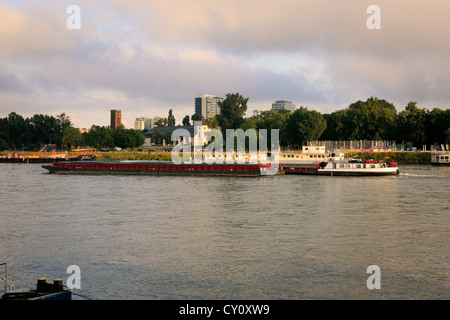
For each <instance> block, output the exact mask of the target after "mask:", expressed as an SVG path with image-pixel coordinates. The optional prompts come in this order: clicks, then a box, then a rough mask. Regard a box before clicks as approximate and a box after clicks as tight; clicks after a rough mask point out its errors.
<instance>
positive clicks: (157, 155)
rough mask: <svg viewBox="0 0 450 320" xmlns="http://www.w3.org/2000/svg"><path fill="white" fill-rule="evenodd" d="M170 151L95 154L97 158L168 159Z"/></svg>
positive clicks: (119, 159) (117, 159) (116, 159)
mask: <svg viewBox="0 0 450 320" xmlns="http://www.w3.org/2000/svg"><path fill="white" fill-rule="evenodd" d="M170 159H171V154H170V152H152V153H147V152H104V153H101V154H98V155H97V160H112V161H121V160H159V161H170Z"/></svg>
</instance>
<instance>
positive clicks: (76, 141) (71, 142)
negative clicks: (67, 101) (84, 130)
mask: <svg viewBox="0 0 450 320" xmlns="http://www.w3.org/2000/svg"><path fill="white" fill-rule="evenodd" d="M82 141H83V138H82V136H81V132H80V130H79V129H76V128H73V127H67V128H65V129H64V132H63V138H62V146H63V148H65V149H72V148H76V147H78V146H79V145H81V143H82Z"/></svg>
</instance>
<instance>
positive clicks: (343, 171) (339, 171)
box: [317, 158, 399, 176]
mask: <svg viewBox="0 0 450 320" xmlns="http://www.w3.org/2000/svg"><path fill="white" fill-rule="evenodd" d="M398 173H399V170H398V167H397V163H393V162H388V163H386V162H379V161H376V160H365V161H362V160H360V159H350V160H344V161H342V160H337V161H333V159H331V158H330V159H329V161H328V162H322V163H321V164H320V167H319V169H318V170H317V174H320V175H329V176H387V175H397V174H398Z"/></svg>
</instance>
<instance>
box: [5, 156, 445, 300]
mask: <svg viewBox="0 0 450 320" xmlns="http://www.w3.org/2000/svg"><path fill="white" fill-rule="evenodd" d="M0 187H1V193H0V243H1V246H0V258H1V259H0V262H7V263H8V280H9V282H10V283H12V284H14V285H15V286H16V287H34V286H35V282H36V279H37V278H39V277H46V278H47V279H49V280H50V281H51V280H53V279H55V278H61V279H64V284H66V280H67V279H68V277H69V276H70V274H69V273H66V271H67V268H68V267H69V266H71V265H77V266H79V267H80V270H81V276H80V280H81V289H74V292H75V293H77V294H80V295H83V296H87V297H90V298H92V299H127V300H128V299H152V300H153V299H158V300H159V299H169V300H171V299H180V300H181V299H218V300H222V299H224V300H228V299H257V300H259V299H273V300H278V299H287V300H304V299H449V298H450V268H449V267H450V265H449V260H450V259H449V254H450V248H449V242H450V228H449V225H450V215H449V213H450V210H449V209H450V200H449V192H450V168H443V167H433V166H427V165H421V166H416V165H403V166H400V175H398V176H394V177H325V176H300V175H290V176H288V175H285V176H271V177H261V178H260V177H250V178H248V177H247V178H244V177H186V176H180V177H173V176H160V177H158V176H137V177H136V176H108V175H103V176H76V175H74V176H70V175H69V176H63V175H52V174H48V173H47V171H46V170H44V169H43V168H42V167H41V165H37V164H36V165H35V164H30V165H27V164H1V165H0ZM370 265H377V266H378V267H379V270H380V272H379V273H378V275H379V276H380V277H379V279H380V280H381V281H380V283H381V288H380V289H372V290H370V289H368V287H367V284H366V281H367V279H368V278H369V277H370V276H371V274H370V273H367V268H368V267H369V266H370Z"/></svg>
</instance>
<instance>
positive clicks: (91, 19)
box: [0, 0, 450, 127]
mask: <svg viewBox="0 0 450 320" xmlns="http://www.w3.org/2000/svg"><path fill="white" fill-rule="evenodd" d="M70 4H72V3H71V2H70V1H65V0H64V1H46V2H33V4H32V5H30V4H27V5H25V4H21V5H19V4H16V2H13V1H7V0H5V2H4V4H0V21H2V24H1V25H0V40H1V41H0V66H2V69H1V71H0V92H2V99H1V104H0V116H5V114H7V113H8V112H11V111H16V110H23V111H25V110H30V112H34V111H36V110H49V111H53V112H49V113H51V114H59V113H61V112H66V114H69V115H70V113H71V112H73V116H72V117H73V118H76V119H80V120H79V121H80V123H79V125H80V126H83V127H88V126H90V125H91V124H97V122H96V121H99V120H98V119H100V118H99V116H100V115H103V114H106V116H105V119H104V120H103V123H105V124H107V123H108V122H109V120H108V111H109V109H111V108H116V107H118V108H121V109H122V110H123V114H124V115H126V116H127V117H129V118H128V119H127V121H128V123H130V126H132V121H133V120H134V118H136V117H139V116H150V115H160V116H166V115H167V112H168V109H169V108H172V109H174V113H175V116H176V118H177V119H179V121H181V119H182V117H184V115H186V114H189V115H191V114H192V113H193V112H194V96H195V95H196V94H198V93H202V92H207V93H212V94H216V95H218V96H225V94H226V93H230V92H239V93H241V94H243V95H244V96H246V97H249V98H250V100H249V105H250V109H251V108H253V109H269V108H270V107H271V103H272V102H273V101H275V100H278V99H286V100H291V101H293V102H294V103H295V104H297V105H303V106H308V107H310V108H315V109H317V110H320V111H322V112H331V111H333V110H336V109H342V108H345V107H346V106H348V105H349V104H350V103H352V102H354V101H356V100H359V99H367V98H368V97H370V96H378V97H379V98H383V99H386V100H389V101H392V102H394V103H395V104H396V106H397V109H399V108H401V107H403V106H404V105H406V103H407V102H408V101H410V100H414V101H418V102H419V104H420V105H423V106H428V105H432V106H439V107H443V108H447V106H446V103H447V101H449V99H450V93H449V92H448V90H447V88H448V85H449V84H450V70H449V68H450V67H449V66H448V63H447V60H448V55H449V53H450V52H449V51H450V48H449V46H450V42H449V41H447V39H448V38H449V35H450V34H449V32H450V26H449V24H450V22H449V21H448V19H447V16H446V15H447V12H448V9H450V4H447V3H446V2H443V1H436V0H431V1H428V2H426V3H424V2H423V1H417V0H408V1H405V0H399V1H395V2H393V1H387V0H379V1H377V4H378V5H379V6H380V8H381V19H382V20H381V30H368V29H367V28H366V19H367V18H368V14H367V13H366V9H367V7H368V6H369V5H370V4H373V3H372V2H371V1H367V0H362V1H357V2H356V1H350V0H342V1H331V0H323V1H309V0H308V1H306V0H279V1H261V0H260V1H256V0H245V1H237V0H231V1H221V0H196V1H182V0H166V1H159V0H158V1H156V0H149V1H137V0H128V1H123V0H112V1H103V0H101V1H87V0H85V1H78V3H77V4H78V5H79V6H80V8H81V15H82V16H81V17H82V27H81V30H76V31H73V30H68V29H67V28H66V18H67V14H66V8H67V6H68V5H70ZM24 93H26V95H23V94H24ZM64 101H66V103H64ZM95 109H98V110H95ZM69 110H70V112H69ZM105 110H106V111H105ZM83 114H85V115H86V116H84V115H83ZM88 115H89V116H88Z"/></svg>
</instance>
